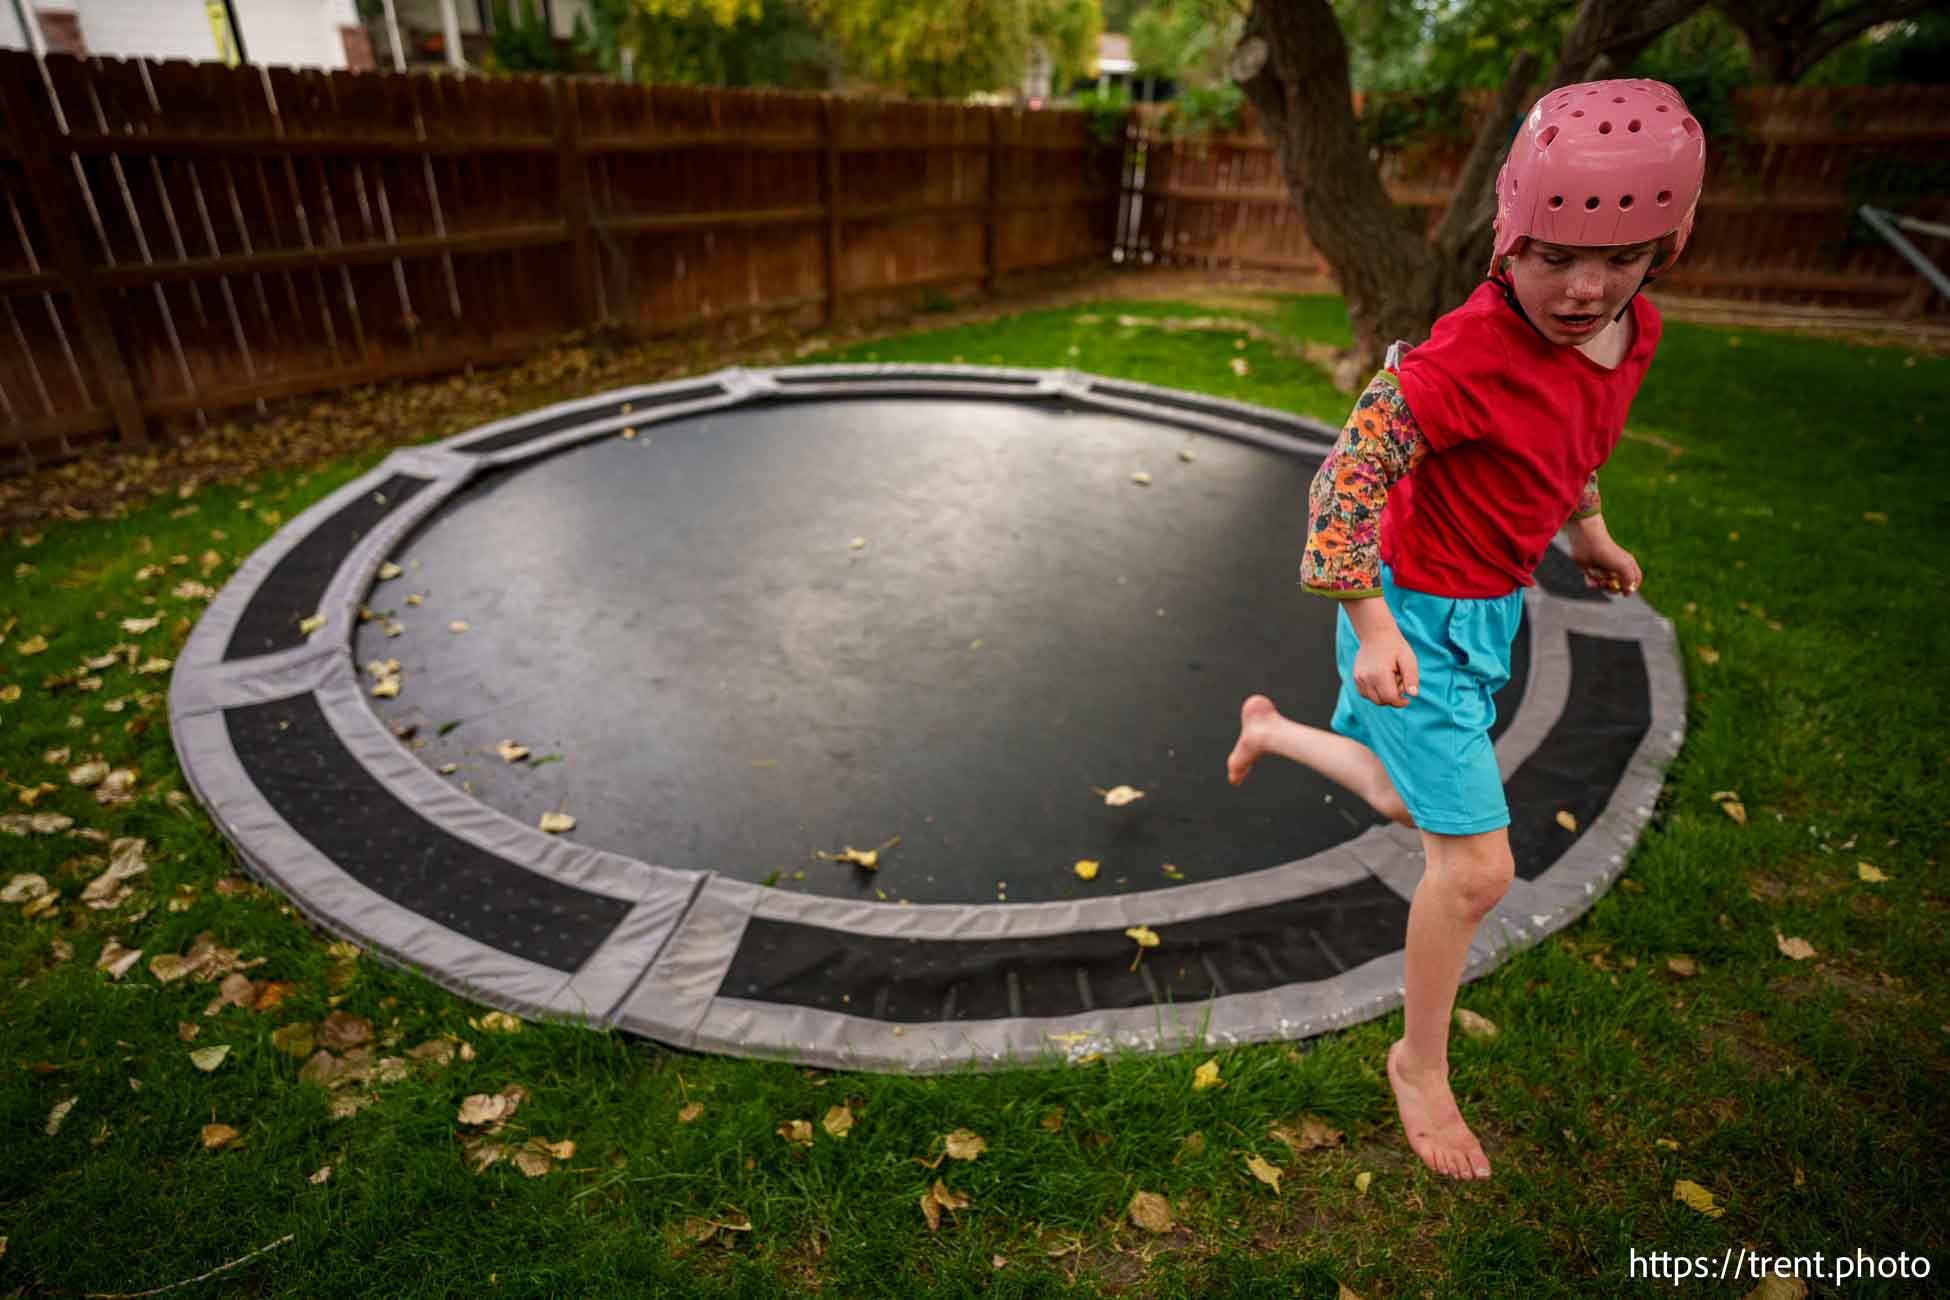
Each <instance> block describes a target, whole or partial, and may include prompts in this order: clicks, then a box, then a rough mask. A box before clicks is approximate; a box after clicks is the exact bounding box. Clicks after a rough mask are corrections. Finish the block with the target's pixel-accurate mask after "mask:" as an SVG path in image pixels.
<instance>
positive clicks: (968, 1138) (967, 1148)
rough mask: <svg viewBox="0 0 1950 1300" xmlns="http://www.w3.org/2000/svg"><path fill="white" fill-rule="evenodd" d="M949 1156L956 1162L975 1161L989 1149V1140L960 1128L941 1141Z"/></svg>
mask: <svg viewBox="0 0 1950 1300" xmlns="http://www.w3.org/2000/svg"><path fill="white" fill-rule="evenodd" d="M941 1141H942V1143H943V1144H944V1145H945V1146H946V1147H947V1150H948V1154H949V1155H950V1156H951V1157H953V1158H954V1159H956V1160H973V1159H975V1157H977V1156H979V1155H981V1154H982V1153H983V1152H984V1151H986V1150H988V1149H989V1144H988V1139H987V1138H985V1137H983V1136H982V1135H981V1134H979V1133H972V1132H970V1131H969V1130H967V1129H965V1128H958V1129H956V1130H955V1131H954V1132H953V1133H950V1134H948V1135H947V1136H946V1137H944V1138H942V1139H941Z"/></svg>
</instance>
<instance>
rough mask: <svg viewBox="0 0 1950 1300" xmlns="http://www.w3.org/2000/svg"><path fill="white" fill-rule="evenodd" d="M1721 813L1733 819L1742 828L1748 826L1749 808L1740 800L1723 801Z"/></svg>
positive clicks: (1721, 802)
mask: <svg viewBox="0 0 1950 1300" xmlns="http://www.w3.org/2000/svg"><path fill="white" fill-rule="evenodd" d="M1720 811H1721V812H1723V813H1725V814H1726V815H1727V816H1729V817H1731V818H1733V820H1734V821H1736V822H1738V823H1739V824H1740V825H1742V826H1745V825H1746V824H1747V807H1746V805H1745V804H1743V803H1741V802H1740V801H1739V800H1738V799H1722V800H1721V801H1720Z"/></svg>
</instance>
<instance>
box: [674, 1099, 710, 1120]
mask: <svg viewBox="0 0 1950 1300" xmlns="http://www.w3.org/2000/svg"><path fill="white" fill-rule="evenodd" d="M702 1114H704V1103H703V1102H701V1101H694V1102H691V1103H690V1104H689V1105H688V1106H685V1107H684V1109H682V1110H680V1111H678V1112H677V1122H678V1123H679V1124H689V1123H690V1122H691V1121H693V1120H695V1119H697V1118H698V1117H699V1116H700V1115H702Z"/></svg>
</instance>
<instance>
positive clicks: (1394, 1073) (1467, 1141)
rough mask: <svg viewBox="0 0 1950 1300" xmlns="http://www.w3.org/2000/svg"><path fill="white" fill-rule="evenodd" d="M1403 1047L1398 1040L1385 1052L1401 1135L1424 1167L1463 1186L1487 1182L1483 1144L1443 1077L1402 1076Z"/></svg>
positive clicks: (1446, 1079)
mask: <svg viewBox="0 0 1950 1300" xmlns="http://www.w3.org/2000/svg"><path fill="white" fill-rule="evenodd" d="M1401 1050H1402V1044H1401V1041H1400V1040H1399V1039H1397V1040H1396V1041H1395V1042H1394V1043H1393V1044H1392V1045H1391V1046H1390V1047H1389V1048H1388V1083H1389V1086H1390V1087H1392V1088H1394V1090H1395V1108H1396V1109H1397V1110H1398V1111H1400V1112H1401V1117H1402V1129H1403V1131H1404V1132H1406V1133H1407V1134H1408V1144H1409V1145H1410V1146H1412V1147H1414V1148H1415V1154H1416V1155H1418V1156H1420V1157H1422V1163H1423V1164H1425V1165H1427V1166H1428V1167H1429V1168H1431V1169H1433V1170H1435V1171H1436V1172H1437V1173H1438V1174H1441V1175H1443V1176H1444V1177H1445V1178H1460V1179H1463V1180H1465V1181H1468V1180H1471V1179H1477V1178H1488V1177H1489V1176H1490V1161H1489V1157H1488V1156H1485V1155H1484V1154H1483V1144H1482V1143H1480V1142H1478V1141H1477V1140H1476V1135H1475V1134H1474V1133H1471V1132H1470V1131H1469V1125H1467V1124H1465V1123H1463V1117H1462V1112H1461V1111H1460V1110H1457V1109H1456V1099H1455V1096H1454V1095H1453V1094H1451V1093H1450V1091H1449V1078H1448V1075H1447V1074H1446V1073H1433V1074H1430V1075H1426V1076H1425V1075H1422V1074H1420V1073H1417V1072H1413V1071H1407V1070H1404V1069H1403V1068H1402V1066H1401V1063H1400V1061H1399V1060H1398V1059H1397V1058H1398V1057H1399V1056H1400V1055H1401Z"/></svg>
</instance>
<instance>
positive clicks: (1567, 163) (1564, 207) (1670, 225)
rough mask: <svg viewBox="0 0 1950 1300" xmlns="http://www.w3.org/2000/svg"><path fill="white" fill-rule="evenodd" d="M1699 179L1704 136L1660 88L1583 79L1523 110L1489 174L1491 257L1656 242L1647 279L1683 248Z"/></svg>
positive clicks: (1681, 104)
mask: <svg viewBox="0 0 1950 1300" xmlns="http://www.w3.org/2000/svg"><path fill="white" fill-rule="evenodd" d="M1705 174H1706V136H1705V133H1704V132H1703V131H1701V130H1700V125H1699V122H1698V121H1697V120H1696V119H1695V118H1694V117H1693V115H1692V114H1691V113H1689V112H1687V111H1686V101H1685V100H1683V99H1681V98H1680V97H1679V92H1678V91H1676V90H1674V89H1673V88H1672V87H1671V86H1668V85H1667V84H1666V83H1665V82H1663V81H1647V80H1644V79H1641V78H1629V79H1622V80H1617V81H1587V82H1583V83H1581V84H1579V85H1575V86H1563V87H1560V88H1559V89H1557V90H1553V91H1551V92H1550V93H1549V94H1547V95H1545V96H1544V97H1543V98H1542V99H1540V100H1538V101H1537V103H1536V105H1535V106H1533V107H1532V108H1531V110H1530V113H1529V115H1528V116H1527V117H1525V118H1524V120H1523V126H1522V127H1521V128H1520V129H1519V130H1518V131H1517V138H1516V139H1515V140H1513V141H1511V143H1510V155H1509V157H1507V158H1505V159H1504V160H1503V170H1502V171H1500V172H1498V173H1497V176H1496V218H1495V223H1496V224H1495V229H1496V255H1495V257H1494V258H1492V260H1491V263H1490V267H1491V270H1492V271H1494V270H1495V268H1496V265H1497V264H1498V263H1500V262H1501V261H1502V260H1503V259H1504V258H1505V257H1508V256H1509V255H1510V254H1512V253H1514V252H1516V251H1517V249H1518V248H1519V247H1521V246H1522V243H1523V241H1524V240H1525V239H1542V240H1548V241H1549V242H1551V243H1553V244H1569V245H1587V246H1589V245H1602V244H1636V243H1640V242H1642V241H1644V240H1648V239H1657V240H1658V241H1659V256H1658V257H1657V258H1655V259H1654V265H1653V266H1652V268H1651V270H1652V271H1653V272H1658V271H1663V270H1665V269H1666V268H1667V267H1669V266H1671V265H1672V263H1673V260H1674V259H1675V258H1677V257H1678V256H1679V250H1681V249H1682V248H1684V247H1686V236H1687V235H1688V234H1690V233H1691V232H1692V229H1693V211H1694V209H1695V208H1696V207H1697V206H1698V204H1699V191H1700V182H1701V179H1702V178H1703V177H1704V176H1705Z"/></svg>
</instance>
